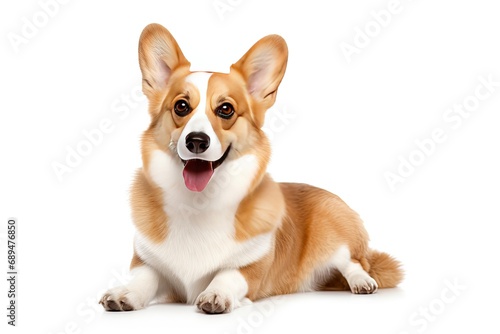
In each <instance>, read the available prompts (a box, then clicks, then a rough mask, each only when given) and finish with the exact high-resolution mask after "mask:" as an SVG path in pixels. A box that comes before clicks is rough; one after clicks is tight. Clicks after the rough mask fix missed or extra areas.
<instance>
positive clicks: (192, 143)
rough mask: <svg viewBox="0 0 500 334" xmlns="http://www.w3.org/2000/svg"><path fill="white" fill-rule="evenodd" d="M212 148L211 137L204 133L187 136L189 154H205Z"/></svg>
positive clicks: (193, 133) (192, 133)
mask: <svg viewBox="0 0 500 334" xmlns="http://www.w3.org/2000/svg"><path fill="white" fill-rule="evenodd" d="M209 146H210V137H209V136H208V135H207V134H206V133H204V132H191V133H189V134H188V135H187V136H186V147H187V149H188V150H189V152H192V153H203V152H205V151H206V150H207V149H208V147H209Z"/></svg>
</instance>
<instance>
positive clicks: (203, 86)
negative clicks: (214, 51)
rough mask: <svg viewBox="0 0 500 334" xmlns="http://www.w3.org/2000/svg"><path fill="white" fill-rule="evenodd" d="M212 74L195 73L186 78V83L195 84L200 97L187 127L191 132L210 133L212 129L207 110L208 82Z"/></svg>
mask: <svg viewBox="0 0 500 334" xmlns="http://www.w3.org/2000/svg"><path fill="white" fill-rule="evenodd" d="M211 76H212V73H208V72H194V73H191V74H190V75H188V76H187V77H186V82H189V83H191V84H193V85H194V86H195V87H196V89H198V92H199V95H200V102H199V103H198V105H197V106H196V108H195V109H194V110H193V113H194V114H193V116H192V117H191V119H190V120H189V122H188V124H187V125H186V127H187V128H189V129H190V130H191V131H202V132H206V131H208V127H211V124H210V121H209V119H208V117H207V115H206V110H207V90H208V80H210V77H211Z"/></svg>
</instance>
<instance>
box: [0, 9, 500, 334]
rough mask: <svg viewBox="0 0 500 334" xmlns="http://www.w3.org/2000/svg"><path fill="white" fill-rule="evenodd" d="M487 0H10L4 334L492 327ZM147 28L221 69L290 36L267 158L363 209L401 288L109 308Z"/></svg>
mask: <svg viewBox="0 0 500 334" xmlns="http://www.w3.org/2000/svg"><path fill="white" fill-rule="evenodd" d="M493 3H494V2H493V1H486V0H474V1H472V0H470V1H451V0H449V1H430V0H418V1H417V0H414V1H410V0H399V1H398V0H372V1H368V0H364V1H347V0H345V1H329V2H327V1H319V0H312V1H266V0H253V1H250V0H205V1H202V0H199V1H180V0H176V1H173V0H169V1H106V2H104V1H95V0H92V1H76V0H74V1H70V0H64V1H63V0H40V1H35V0H29V1H16V2H13V1H11V2H5V1H4V2H2V4H1V5H0V22H1V24H0V26H1V36H2V38H1V42H0V43H1V45H2V47H1V62H0V70H1V72H0V73H1V75H0V78H1V99H0V103H1V112H0V145H1V154H0V157H1V160H0V170H1V173H0V178H1V184H0V189H1V191H0V196H1V197H0V219H2V221H3V222H2V228H1V231H0V237H1V239H2V240H1V242H2V245H1V254H2V255H1V256H0V257H1V258H2V263H3V264H2V266H1V267H2V268H3V270H4V271H5V274H6V272H7V269H6V259H7V251H6V225H7V219H8V218H9V217H16V218H17V219H18V221H19V231H18V233H19V234H18V237H19V239H18V252H19V254H18V265H19V280H18V310H17V311H18V318H17V321H18V322H17V324H18V326H17V328H15V329H12V328H11V326H8V325H7V320H8V319H7V318H6V314H7V311H6V305H7V302H8V300H7V297H6V295H7V290H8V287H7V281H6V280H5V279H2V280H1V282H2V284H1V285H0V288H1V293H0V295H1V296H2V302H1V305H2V309H3V310H4V311H3V312H4V313H2V315H1V317H0V318H1V319H3V320H2V324H1V325H0V326H1V328H2V330H1V331H2V333H4V329H5V328H8V329H9V333H11V332H12V333H14V332H22V333H28V332H29V333H44V334H48V333H53V334H55V333H67V334H69V333H109V332H110V331H111V332H120V333H136V332H143V331H146V332H150V333H156V332H158V333H160V332H162V333H163V332H173V333H183V332H186V333H191V332H194V331H195V330H202V331H203V333H278V332H279V333H285V332H290V331H300V332H309V333H331V332H337V333H361V332H362V331H370V332H373V333H394V334H401V333H411V334H413V333H444V332H446V333H453V332H458V331H460V332H489V333H493V332H498V330H499V327H500V326H499V325H498V322H497V321H496V317H497V315H498V308H494V307H491V306H490V305H492V303H496V301H497V299H498V298H499V297H500V293H499V290H498V288H497V282H496V278H495V277H498V276H497V273H498V271H497V270H494V269H493V268H494V267H496V265H495V264H494V263H496V262H497V261H498V259H497V255H498V254H499V246H498V244H499V242H498V237H497V235H496V233H495V232H494V231H495V229H494V228H495V225H496V224H498V223H499V218H500V214H499V212H498V203H499V200H500V196H499V194H498V189H499V187H500V177H499V174H498V173H499V170H500V159H498V155H499V144H500V132H499V131H498V129H497V127H498V125H499V121H500V116H499V110H500V65H499V60H500V41H499V39H498V31H500V20H499V19H498V12H499V8H498V6H495V5H494V4H493ZM151 22H157V23H161V24H163V25H164V26H165V27H167V28H168V29H169V30H170V31H171V32H172V34H173V35H174V36H175V38H176V39H177V41H178V42H179V44H180V46H181V48H182V49H183V51H184V54H185V55H186V57H187V58H188V59H189V60H190V61H191V62H192V64H193V68H195V69H200V70H219V71H224V70H227V69H228V67H229V65H230V64H232V63H233V62H235V61H236V60H238V59H239V57H240V56H241V55H243V53H244V52H245V51H246V50H247V49H248V48H249V47H250V46H251V45H252V44H253V43H255V42H256V41H257V40H258V39H259V38H261V37H263V36H265V35H267V34H271V33H277V34H280V35H282V36H283V37H284V38H285V39H286V40H287V42H288V46H289V52H290V59H289V63H288V69H287V74H286V75H285V78H284V80H283V83H282V85H281V87H280V90H279V93H278V100H277V103H276V105H275V107H274V108H273V110H272V111H270V112H269V114H268V119H267V123H266V131H267V132H268V133H269V135H270V136H271V137H272V143H273V152H274V154H273V159H272V162H271V164H270V166H269V171H270V173H271V174H272V176H273V177H274V178H275V179H276V180H278V181H299V182H307V183H311V184H314V185H316V186H320V187H323V188H326V189H328V190H330V191H332V192H334V193H336V194H338V195H340V196H341V197H342V198H343V199H344V200H345V201H346V202H347V203H348V204H349V205H350V206H351V207H353V208H354V209H355V210H357V211H358V212H359V213H360V214H361V216H362V217H363V219H364V220H365V224H366V227H367V229H368V231H369V233H370V236H371V240H372V246H373V247H374V248H377V249H380V250H384V251H387V252H389V253H391V254H393V255H394V256H396V257H397V258H398V259H400V260H401V261H402V262H403V263H404V268H405V271H406V278H405V281H404V282H403V283H402V284H401V286H400V287H399V288H397V289H392V290H383V291H379V293H377V294H376V295H372V296H353V295H351V294H349V293H347V292H346V293H309V294H301V295H293V296H284V297H281V298H272V299H268V300H264V301H261V302H258V303H255V304H254V305H252V306H248V307H245V308H242V309H239V310H236V311H235V312H234V313H232V314H230V315H218V316H207V315H204V314H201V313H199V312H196V311H195V307H193V306H186V305H158V306H154V307H151V308H149V309H146V310H142V311H139V312H133V313H104V312H103V311H102V310H101V308H100V306H99V305H97V301H98V298H99V297H100V294H101V293H102V292H103V291H104V290H105V289H106V288H107V287H108V286H112V285H115V284H118V283H119V282H120V281H123V280H124V279H126V272H127V267H128V264H129V260H130V257H131V253H132V237H133V226H132V223H131V219H130V211H129V207H128V189H129V186H130V183H131V180H132V178H133V174H134V171H135V170H136V169H137V168H138V167H139V166H140V164H141V161H140V154H139V139H140V135H141V132H142V131H143V130H145V129H146V127H147V126H148V121H149V119H148V115H147V111H146V110H147V105H146V102H145V100H144V97H143V96H142V95H140V94H138V88H139V87H140V80H141V78H140V71H139V67H138V61H137V43H138V38H139V35H140V33H141V31H142V29H143V28H144V27H145V26H146V25H147V24H148V23H151ZM89 138H90V139H89ZM75 152H76V153H75ZM78 152H80V153H78ZM77 155H78V156H77ZM54 166H58V170H59V172H58V173H57V172H56V171H55V170H54ZM495 307H496V306H495Z"/></svg>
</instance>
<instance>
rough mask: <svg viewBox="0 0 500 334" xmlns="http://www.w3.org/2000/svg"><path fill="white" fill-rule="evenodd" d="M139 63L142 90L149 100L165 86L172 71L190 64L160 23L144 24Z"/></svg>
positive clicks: (140, 41) (140, 40)
mask: <svg viewBox="0 0 500 334" xmlns="http://www.w3.org/2000/svg"><path fill="white" fill-rule="evenodd" d="M139 65H140V67H141V72H142V91H143V92H144V94H145V95H146V96H147V97H148V98H149V99H150V100H151V98H152V97H153V95H154V94H155V93H157V92H159V91H162V90H163V89H165V87H166V86H167V83H168V80H169V78H170V76H171V74H172V72H173V71H174V70H175V69H177V68H179V67H181V66H188V67H189V66H190V63H189V61H188V60H187V59H186V57H184V54H182V51H181V49H180V48H179V45H178V44H177V42H176V41H175V39H174V37H173V36H172V34H170V32H169V31H168V30H167V29H166V28H165V27H163V26H162V25H160V24H157V23H152V24H149V25H148V26H146V28H144V30H143V31H142V34H141V38H140V39H139Z"/></svg>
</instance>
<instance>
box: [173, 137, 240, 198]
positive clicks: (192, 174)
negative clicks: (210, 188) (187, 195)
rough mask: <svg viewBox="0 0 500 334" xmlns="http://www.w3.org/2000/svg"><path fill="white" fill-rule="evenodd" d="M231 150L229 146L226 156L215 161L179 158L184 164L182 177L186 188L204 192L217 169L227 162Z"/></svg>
mask: <svg viewBox="0 0 500 334" xmlns="http://www.w3.org/2000/svg"><path fill="white" fill-rule="evenodd" d="M230 150H231V145H229V146H228V148H227V149H226V151H225V152H224V154H223V155H222V156H221V157H220V158H219V159H217V160H215V161H208V160H202V159H189V160H184V159H182V158H180V157H179V158H180V159H181V161H182V163H183V164H184V169H183V170H182V176H183V177H184V184H185V185H186V188H188V189H189V190H191V191H196V192H201V191H203V190H204V189H205V188H206V186H207V185H208V183H209V182H210V179H212V176H213V174H214V171H215V169H216V168H217V167H219V166H220V165H222V163H223V162H224V161H225V160H226V158H227V156H228V154H229V151H230Z"/></svg>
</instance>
